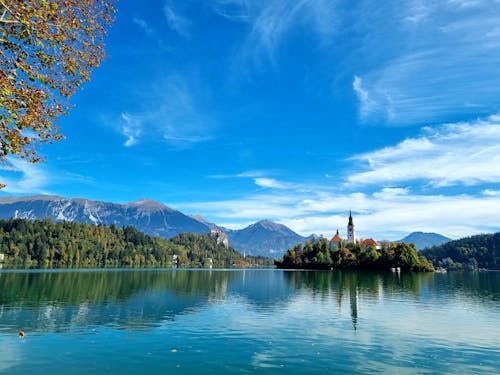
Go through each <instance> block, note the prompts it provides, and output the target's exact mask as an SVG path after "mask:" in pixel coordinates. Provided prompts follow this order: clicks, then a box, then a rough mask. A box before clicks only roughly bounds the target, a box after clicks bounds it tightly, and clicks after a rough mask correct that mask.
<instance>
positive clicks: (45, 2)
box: [0, 0, 114, 162]
mask: <svg viewBox="0 0 500 375" xmlns="http://www.w3.org/2000/svg"><path fill="white" fill-rule="evenodd" d="M113 3H114V0H23V1H20V0H0V160H1V161H5V160H6V159H5V158H6V156H8V155H18V156H20V157H22V158H25V159H27V160H29V161H30V162H38V161H40V157H39V155H38V152H37V148H38V146H39V145H40V144H43V143H52V142H55V141H57V140H60V139H61V138H62V135H61V134H60V131H59V129H58V127H57V126H56V124H55V121H56V119H57V117H59V116H60V115H62V114H65V113H67V111H68V110H69V97H70V96H71V95H72V94H74V93H75V91H76V89H77V88H78V87H79V86H80V85H81V83H82V82H84V81H87V80H89V78H90V72H91V70H92V69H93V68H95V67H98V66H99V65H100V63H101V61H102V60H103V58H104V56H105V54H104V48H103V46H104V42H103V39H104V36H105V34H106V30H107V27H108V26H109V25H110V24H111V23H112V21H113V14H114V8H113Z"/></svg>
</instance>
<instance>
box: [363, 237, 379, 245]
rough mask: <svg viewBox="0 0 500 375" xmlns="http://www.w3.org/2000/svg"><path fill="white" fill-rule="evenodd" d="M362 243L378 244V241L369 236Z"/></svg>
mask: <svg viewBox="0 0 500 375" xmlns="http://www.w3.org/2000/svg"><path fill="white" fill-rule="evenodd" d="M362 244H363V245H365V246H378V242H377V241H375V240H374V239H373V238H367V239H366V240H363V241H362Z"/></svg>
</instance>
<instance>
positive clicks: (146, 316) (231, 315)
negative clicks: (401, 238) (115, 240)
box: [0, 269, 500, 375]
mask: <svg viewBox="0 0 500 375" xmlns="http://www.w3.org/2000/svg"><path fill="white" fill-rule="evenodd" d="M20 331H24V333H25V336H24V338H20V337H19V332H20ZM377 372H378V373H398V374H405V373H407V374H442V373H449V374H456V373H462V374H472V373H476V374H492V373H500V273H498V272H476V273H472V272H471V273H451V272H450V273H447V274H409V273H402V274H397V273H372V272H345V271H343V272H341V271H282V270H254V269H247V270H181V269H166V270H163V269H162V270H81V271H1V272H0V373H5V374H30V375H33V374H51V375H54V374H104V373H106V374H200V373H204V374H205V373H214V374H248V373H256V374H304V373H307V374H330V373H332V374H333V373H358V374H372V373H377Z"/></svg>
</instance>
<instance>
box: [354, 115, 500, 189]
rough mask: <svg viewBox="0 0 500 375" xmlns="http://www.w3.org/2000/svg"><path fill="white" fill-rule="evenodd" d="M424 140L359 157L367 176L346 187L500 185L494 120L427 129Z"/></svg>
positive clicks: (499, 132)
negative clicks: (409, 183) (419, 183)
mask: <svg viewBox="0 0 500 375" xmlns="http://www.w3.org/2000/svg"><path fill="white" fill-rule="evenodd" d="M427 133H428V134H427V135H425V136H421V137H420V138H410V139H406V140H404V141H403V142H401V143H400V144H398V145H396V146H391V147H386V148H384V149H381V150H377V151H373V152H368V153H365V154H361V155H357V156H355V157H353V158H352V160H355V161H364V162H365V163H366V164H367V168H365V169H367V170H365V171H362V172H358V173H353V174H351V175H350V176H348V177H347V180H346V181H347V183H350V184H356V185H366V184H382V185H393V184H394V183H398V182H404V181H415V180H424V181H428V182H429V183H430V184H432V185H434V186H449V185H463V184H465V185H477V184H481V183H500V121H499V117H498V116H491V117H489V118H487V119H486V120H478V121H475V122H470V123H457V124H449V125H444V126H442V127H440V128H437V129H436V130H432V129H430V128H427Z"/></svg>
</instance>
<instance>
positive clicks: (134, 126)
mask: <svg viewBox="0 0 500 375" xmlns="http://www.w3.org/2000/svg"><path fill="white" fill-rule="evenodd" d="M121 117H122V120H123V121H124V122H125V125H123V127H122V132H123V135H124V136H125V137H127V140H126V141H125V143H124V144H123V145H124V146H125V147H130V146H133V145H134V144H136V143H137V138H138V137H139V136H140V134H141V126H142V121H141V119H140V118H135V117H134V116H131V115H130V114H128V113H122V115H121Z"/></svg>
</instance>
